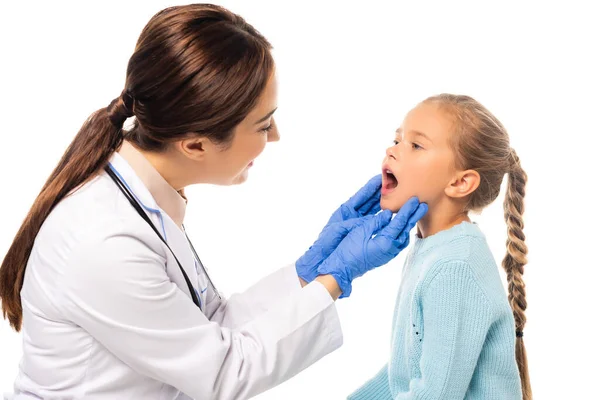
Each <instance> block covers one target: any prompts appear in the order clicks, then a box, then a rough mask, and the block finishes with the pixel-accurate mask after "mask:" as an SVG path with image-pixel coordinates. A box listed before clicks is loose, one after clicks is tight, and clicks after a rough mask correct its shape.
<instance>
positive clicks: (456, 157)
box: [349, 94, 531, 400]
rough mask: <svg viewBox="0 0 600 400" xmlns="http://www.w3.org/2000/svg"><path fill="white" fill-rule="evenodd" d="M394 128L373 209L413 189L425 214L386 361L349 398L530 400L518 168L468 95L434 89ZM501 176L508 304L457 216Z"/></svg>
mask: <svg viewBox="0 0 600 400" xmlns="http://www.w3.org/2000/svg"><path fill="white" fill-rule="evenodd" d="M396 133H397V135H396V140H395V141H394V145H393V146H392V147H390V148H389V149H388V150H387V152H386V158H385V160H384V166H383V184H382V191H381V195H382V197H381V208H382V209H390V210H392V211H397V210H398V209H399V208H400V207H401V206H402V204H404V202H406V201H407V199H408V198H409V197H411V196H417V197H418V198H419V199H420V200H421V201H422V202H425V203H427V204H428V206H429V212H428V214H427V215H425V217H423V219H421V221H419V223H418V233H417V237H416V238H415V241H414V245H413V248H412V249H411V251H410V253H409V254H408V255H407V258H406V263H405V265H404V269H403V277H402V283H401V285H400V290H399V294H398V299H397V304H396V311H395V315H394V319H393V334H392V343H391V356H390V360H389V363H388V364H386V365H385V366H384V367H383V368H382V369H381V370H380V371H379V373H378V374H377V375H376V376H375V377H374V378H372V379H371V380H370V381H369V382H367V383H366V384H365V385H364V386H363V387H361V388H360V389H358V390H357V391H356V392H355V393H353V394H352V395H351V396H350V397H349V398H350V399H353V400H358V399H395V400H400V399H407V400H408V399H420V400H421V399H445V400H451V399H485V400H493V399H501V400H511V399H521V398H523V399H527V400H528V399H531V389H530V385H529V376H528V371H527V359H526V354H525V348H524V345H523V328H524V326H525V309H526V307H527V302H526V300H525V285H524V283H523V277H522V276H523V266H524V265H525V263H526V262H527V261H526V254H527V247H526V246H525V243H524V240H525V236H524V234H523V219H522V214H523V197H524V194H525V182H526V180H527V175H526V174H525V172H524V171H523V169H522V168H521V164H520V162H519V158H518V157H517V155H516V153H515V151H514V150H513V149H512V148H511V147H510V143H509V138H508V134H507V133H506V130H505V129H504V127H503V126H502V124H501V123H500V122H499V121H498V120H497V119H496V118H495V117H494V116H493V115H492V114H491V113H490V112H489V111H488V110H487V109H486V108H484V107H483V106H482V105H481V104H479V103H478V102H477V101H475V100H474V99H472V98H470V97H467V96H457V95H450V94H442V95H439V96H434V97H431V98H428V99H426V100H425V101H423V102H422V103H420V104H419V105H418V106H417V107H416V108H414V109H413V110H411V111H410V112H409V113H408V115H407V116H406V118H405V119H404V122H403V124H402V126H401V127H400V128H399V129H398V130H397V132H396ZM505 174H508V189H507V193H506V197H505V200H504V215H505V219H506V223H507V225H508V241H507V242H506V243H507V254H506V256H505V257H504V260H503V261H502V266H503V267H504V269H505V270H506V274H507V278H508V290H509V294H508V300H507V298H506V294H505V291H504V288H503V286H502V282H501V279H500V274H499V271H498V268H497V266H496V263H495V262H494V259H493V257H492V254H491V252H490V249H489V247H488V245H487V243H486V239H485V237H484V235H483V233H482V232H481V231H480V229H479V227H478V226H477V225H476V224H475V223H472V222H471V220H470V219H469V215H468V213H469V211H480V210H481V209H483V208H484V207H485V206H487V205H489V204H490V203H492V202H493V201H494V199H496V197H497V196H498V194H499V192H500V184H501V182H502V179H503V177H504V175H505ZM515 350H516V352H515ZM515 355H516V357H515Z"/></svg>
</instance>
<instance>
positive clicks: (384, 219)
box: [365, 210, 392, 239]
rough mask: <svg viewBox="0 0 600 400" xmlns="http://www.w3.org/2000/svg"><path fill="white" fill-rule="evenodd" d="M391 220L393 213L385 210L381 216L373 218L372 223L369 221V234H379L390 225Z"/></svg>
mask: <svg viewBox="0 0 600 400" xmlns="http://www.w3.org/2000/svg"><path fill="white" fill-rule="evenodd" d="M365 218H368V217H365ZM391 219H392V212H391V211H390V210H383V211H382V212H380V213H379V214H377V215H374V216H372V218H371V219H370V221H368V224H369V226H368V228H367V232H368V233H370V235H371V236H372V235H376V234H378V233H379V232H381V230H382V229H383V228H384V227H385V226H386V225H388V224H389V223H390V221H391ZM371 236H369V238H368V239H370V238H371Z"/></svg>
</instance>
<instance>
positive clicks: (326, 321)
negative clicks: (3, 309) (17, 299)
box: [60, 228, 342, 399]
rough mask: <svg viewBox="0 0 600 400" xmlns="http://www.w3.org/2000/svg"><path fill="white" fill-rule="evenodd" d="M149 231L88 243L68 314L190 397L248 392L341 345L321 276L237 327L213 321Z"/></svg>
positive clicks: (73, 263)
mask: <svg viewBox="0 0 600 400" xmlns="http://www.w3.org/2000/svg"><path fill="white" fill-rule="evenodd" d="M123 229H125V228H123ZM151 233H152V232H149V233H148V235H149V236H148V237H139V236H140V235H139V233H138V234H137V235H138V237H135V236H134V235H128V234H124V233H123V234H118V235H112V236H109V237H105V238H104V239H103V240H100V241H95V242H93V243H89V244H88V245H86V246H83V247H82V248H80V249H79V251H78V252H77V254H75V255H74V256H73V257H72V258H71V260H70V263H69V268H68V270H67V271H65V274H64V281H63V282H60V284H61V287H62V292H61V293H62V296H63V298H62V301H61V304H60V306H61V307H62V308H63V310H64V313H65V315H66V317H67V318H69V319H70V320H72V321H73V323H75V324H77V325H79V326H81V327H82V328H83V329H85V330H86V331H88V332H89V333H90V334H91V335H92V336H93V337H94V338H95V339H96V340H97V341H98V343H100V344H101V345H103V346H105V347H106V348H107V349H108V350H109V351H111V352H112V353H113V354H114V355H115V356H116V357H117V358H119V359H121V360H122V361H123V362H124V363H125V364H127V365H129V366H130V367H131V368H133V369H134V370H136V371H137V372H138V373H140V374H143V375H145V376H148V377H151V378H152V379H156V380H158V381H160V382H164V383H166V384H169V385H171V386H173V387H175V388H177V389H179V390H181V391H183V392H184V393H186V394H187V395H188V396H190V397H192V398H198V399H208V398H211V399H245V398H248V397H251V396H254V395H256V394H258V393H260V392H263V391H265V390H267V389H269V388H271V387H273V386H275V385H277V384H279V383H281V382H283V381H285V380H287V379H288V378H290V377H292V376H294V375H295V374H297V373H298V372H300V371H302V370H303V369H304V368H306V367H307V366H309V365H311V364H312V363H314V362H316V361H317V360H319V359H320V358H322V357H323V356H325V355H326V354H328V353H330V352H331V351H333V350H335V349H336V348H338V347H339V346H341V344H342V336H341V329H340V326H339V320H338V316H337V312H336V310H335V306H334V303H333V300H332V296H331V294H330V293H329V292H328V291H327V290H326V289H325V287H324V286H323V284H321V283H319V282H314V283H311V284H309V285H307V286H306V287H305V288H303V289H302V290H298V291H295V292H293V293H289V294H288V295H287V296H284V297H283V298H281V299H280V300H279V301H278V302H277V303H276V304H273V305H272V307H270V309H269V310H267V311H265V312H264V313H263V314H261V315H260V316H259V317H257V318H254V319H253V320H252V321H250V322H248V323H246V324H243V325H241V326H239V327H237V328H235V329H232V328H228V327H224V326H221V325H219V324H217V323H215V322H212V321H209V320H208V319H207V318H206V316H205V315H204V314H203V313H202V312H201V311H200V310H199V309H198V308H197V307H196V306H195V305H194V304H193V302H192V301H191V300H190V298H189V296H188V295H187V294H185V293H184V292H182V291H181V290H180V289H179V288H178V287H177V286H176V285H175V284H174V283H172V282H171V281H170V279H169V277H168V276H167V274H166V271H165V258H164V257H165V253H164V248H162V245H161V244H160V243H159V242H158V241H157V240H156V238H154V237H153V236H152V235H150V234H151ZM153 246H155V247H153Z"/></svg>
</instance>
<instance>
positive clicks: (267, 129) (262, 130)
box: [260, 124, 273, 133]
mask: <svg viewBox="0 0 600 400" xmlns="http://www.w3.org/2000/svg"><path fill="white" fill-rule="evenodd" d="M271 129H273V124H271V125H269V126H267V127H266V128H263V129H261V130H260V131H261V132H263V133H268V132H269V131H270V130H271Z"/></svg>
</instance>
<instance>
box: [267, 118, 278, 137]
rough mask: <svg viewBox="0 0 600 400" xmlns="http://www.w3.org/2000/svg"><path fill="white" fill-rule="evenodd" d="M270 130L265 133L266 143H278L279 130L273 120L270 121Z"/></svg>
mask: <svg viewBox="0 0 600 400" xmlns="http://www.w3.org/2000/svg"><path fill="white" fill-rule="evenodd" d="M271 125H272V127H271V130H270V131H269V132H268V133H267V142H278V141H279V129H277V124H276V123H275V119H273V121H271Z"/></svg>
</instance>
